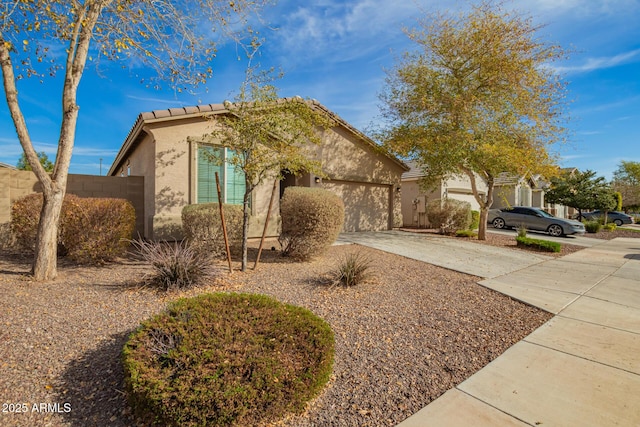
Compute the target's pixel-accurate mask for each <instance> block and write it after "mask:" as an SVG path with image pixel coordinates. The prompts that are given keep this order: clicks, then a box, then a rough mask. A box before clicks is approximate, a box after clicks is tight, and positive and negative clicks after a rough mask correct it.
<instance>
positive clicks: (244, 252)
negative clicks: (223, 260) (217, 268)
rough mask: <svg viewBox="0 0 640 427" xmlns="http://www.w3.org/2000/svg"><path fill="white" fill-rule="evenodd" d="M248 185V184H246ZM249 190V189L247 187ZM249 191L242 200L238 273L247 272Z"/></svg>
mask: <svg viewBox="0 0 640 427" xmlns="http://www.w3.org/2000/svg"><path fill="white" fill-rule="evenodd" d="M247 184H248V183H247ZM247 188H249V187H247ZM250 191H251V190H249V191H245V193H244V198H243V200H242V203H243V206H242V213H243V215H242V266H241V267H240V271H246V270H247V240H248V239H249V196H250V194H251V192H250Z"/></svg>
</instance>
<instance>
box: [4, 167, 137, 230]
mask: <svg viewBox="0 0 640 427" xmlns="http://www.w3.org/2000/svg"><path fill="white" fill-rule="evenodd" d="M41 192H42V187H41V186H40V183H39V182H38V179H37V178H36V176H35V174H34V173H33V172H31V171H22V170H15V169H9V168H3V167H0V225H1V224H6V223H9V222H10V221H11V204H12V203H13V202H15V201H16V200H18V199H20V198H22V197H24V196H26V195H28V194H32V193H41ZM67 193H69V194H75V195H76V196H78V197H109V198H118V199H127V200H129V201H130V202H131V204H132V205H133V207H134V209H135V210H136V229H135V231H134V236H137V235H138V233H140V235H141V236H142V235H144V177H142V176H127V177H119V176H96V175H75V174H70V175H69V178H68V180H67Z"/></svg>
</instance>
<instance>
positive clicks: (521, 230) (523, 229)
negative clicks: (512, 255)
mask: <svg viewBox="0 0 640 427" xmlns="http://www.w3.org/2000/svg"><path fill="white" fill-rule="evenodd" d="M516 232H517V235H518V237H527V226H526V225H524V224H520V225H519V226H517V227H516Z"/></svg>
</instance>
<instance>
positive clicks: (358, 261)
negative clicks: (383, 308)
mask: <svg viewBox="0 0 640 427" xmlns="http://www.w3.org/2000/svg"><path fill="white" fill-rule="evenodd" d="M334 275H335V281H334V283H336V284H341V285H344V286H356V285H359V284H360V283H363V282H366V281H367V280H369V279H371V278H373V273H372V272H371V260H370V259H369V258H368V257H367V256H366V255H364V254H362V253H361V252H355V253H350V254H348V255H347V256H345V257H344V258H343V259H342V260H341V261H340V263H339V264H338V267H337V268H336V271H335V272H334Z"/></svg>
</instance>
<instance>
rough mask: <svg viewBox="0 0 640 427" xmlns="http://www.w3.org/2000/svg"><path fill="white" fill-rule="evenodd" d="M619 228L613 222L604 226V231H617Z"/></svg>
mask: <svg viewBox="0 0 640 427" xmlns="http://www.w3.org/2000/svg"><path fill="white" fill-rule="evenodd" d="M616 228H618V227H617V226H616V225H615V224H614V223H613V222H608V223H606V224H605V225H603V226H602V229H603V230H604V231H615V230H616Z"/></svg>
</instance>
